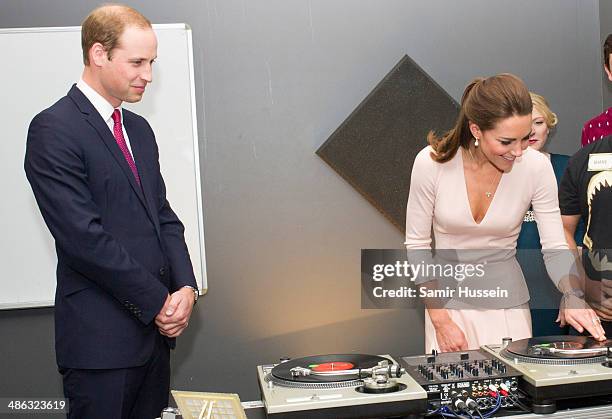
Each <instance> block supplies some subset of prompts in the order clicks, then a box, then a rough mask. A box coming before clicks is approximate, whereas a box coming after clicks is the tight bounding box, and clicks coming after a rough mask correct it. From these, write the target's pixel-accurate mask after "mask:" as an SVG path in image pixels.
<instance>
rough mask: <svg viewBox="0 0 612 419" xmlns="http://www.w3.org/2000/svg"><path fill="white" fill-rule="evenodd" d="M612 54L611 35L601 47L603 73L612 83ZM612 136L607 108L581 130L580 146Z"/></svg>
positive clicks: (611, 114) (611, 116) (611, 109)
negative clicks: (611, 60) (611, 68)
mask: <svg viewBox="0 0 612 419" xmlns="http://www.w3.org/2000/svg"><path fill="white" fill-rule="evenodd" d="M611 54H612V34H610V35H608V37H607V38H606V41H605V42H604V45H603V60H604V71H605V72H606V75H607V76H608V80H610V81H611V82H612V70H610V55H611ZM610 134H612V108H608V109H606V110H605V111H603V112H602V113H601V115H597V116H596V117H595V118H593V119H591V120H590V121H587V122H586V123H585V124H584V127H583V128H582V140H581V143H582V146H583V147H584V146H585V145H588V144H591V143H592V142H594V141H597V140H601V139H602V138H604V137H606V136H608V135H610Z"/></svg>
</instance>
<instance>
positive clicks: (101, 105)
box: [76, 79, 136, 161]
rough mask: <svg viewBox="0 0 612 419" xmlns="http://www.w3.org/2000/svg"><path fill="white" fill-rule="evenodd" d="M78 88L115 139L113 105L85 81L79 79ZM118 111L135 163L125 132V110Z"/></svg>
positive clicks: (126, 139) (126, 140) (127, 139)
mask: <svg viewBox="0 0 612 419" xmlns="http://www.w3.org/2000/svg"><path fill="white" fill-rule="evenodd" d="M76 86H77V87H78V88H79V90H80V91H81V92H83V94H84V95H85V97H86V98H87V99H89V101H90V102H91V104H92V105H93V106H94V108H96V110H97V111H98V113H99V114H100V116H101V117H102V119H103V120H104V122H106V125H107V126H108V129H110V132H111V133H112V134H113V137H114V136H115V133H114V130H113V128H114V127H115V121H113V112H114V111H115V108H113V105H111V104H110V103H108V101H107V100H106V99H104V98H103V97H102V95H100V93H98V92H96V91H95V90H94V89H93V88H92V87H91V86H89V85H88V84H87V83H85V81H84V80H83V79H79V81H78V82H77V84H76ZM117 109H119V115H121V128H122V129H123V138H125V143H126V144H127V146H128V149H129V150H130V154H131V155H132V158H133V159H134V161H136V158H135V157H134V153H133V152H132V146H131V145H130V138H129V137H128V135H127V131H126V130H125V125H123V109H122V108H121V107H118V108H117Z"/></svg>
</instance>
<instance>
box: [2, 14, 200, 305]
mask: <svg viewBox="0 0 612 419" xmlns="http://www.w3.org/2000/svg"><path fill="white" fill-rule="evenodd" d="M153 29H154V30H155V32H156V34H157V38H158V50H157V55H158V58H157V60H156V63H155V67H154V70H153V83H152V84H151V85H149V86H148V87H147V91H146V92H145V94H144V96H143V99H142V101H141V102H139V103H133V104H127V103H126V104H124V106H125V107H126V108H127V109H130V110H132V111H134V112H136V113H138V114H140V115H142V116H144V117H145V118H146V119H147V120H148V122H149V123H150V124H151V126H152V128H153V131H154V132H155V136H156V139H157V143H158V146H159V155H160V165H161V171H162V175H163V177H164V180H165V182H166V187H167V188H166V189H167V197H168V201H169V202H170V204H171V206H172V208H173V210H174V211H175V212H176V213H177V215H178V216H179V218H180V219H181V221H182V222H183V224H184V225H185V240H186V242H187V247H188V249H189V254H190V255H191V261H192V262H193V267H194V272H195V276H196V279H197V282H198V286H199V288H200V290H201V292H205V290H206V289H207V288H208V285H207V281H206V257H205V256H206V255H205V246H204V225H203V220H204V218H203V213H202V199H201V193H202V192H201V184H200V162H199V153H198V150H199V147H198V135H197V124H196V103H195V88H194V71H193V50H192V41H191V39H192V38H191V29H190V28H189V27H188V26H187V25H186V24H166V25H153ZM0 51H2V65H1V66H0V80H2V81H3V83H2V98H3V100H2V104H1V105H0V127H2V130H3V132H4V135H2V139H1V140H0V190H1V191H2V195H1V196H2V198H1V202H2V203H1V204H0V231H1V232H2V239H1V240H0V262H1V266H2V267H3V269H2V276H1V277H0V309H8V308H28V307H46V306H52V305H53V304H54V299H55V283H56V277H55V269H56V265H57V257H56V254H55V247H54V242H53V237H52V236H51V234H50V233H49V230H48V229H47V226H46V225H45V223H44V221H43V219H42V216H41V215H40V211H39V210H38V207H37V205H36V201H35V199H34V196H33V194H32V190H31V188H30V185H29V183H28V182H27V179H26V176H25V172H24V169H23V160H24V156H25V145H26V137H27V132H28V126H29V124H30V121H31V120H32V118H33V117H34V116H35V115H36V114H37V113H39V112H40V111H42V110H43V109H45V108H48V107H49V106H51V105H52V104H53V103H55V102H56V101H57V100H58V99H59V98H61V97H62V96H65V95H66V93H67V92H68V90H69V89H70V87H71V86H72V84H73V83H76V82H77V81H78V80H79V77H80V76H81V73H82V70H83V61H82V54H81V28H80V27H64V28H24V29H0Z"/></svg>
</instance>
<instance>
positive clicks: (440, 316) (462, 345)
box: [428, 309, 468, 352]
mask: <svg viewBox="0 0 612 419" xmlns="http://www.w3.org/2000/svg"><path fill="white" fill-rule="evenodd" d="M428 311H429V316H430V318H431V322H432V323H433V326H434V328H435V329H436V340H437V341H438V346H439V347H440V352H456V351H464V350H466V349H468V343H467V340H466V339H465V334H464V333H463V330H461V328H459V326H457V323H455V322H454V321H453V320H452V319H451V318H450V315H449V314H448V311H446V310H445V309H434V310H432V309H429V310H428Z"/></svg>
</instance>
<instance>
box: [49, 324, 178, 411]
mask: <svg viewBox="0 0 612 419" xmlns="http://www.w3.org/2000/svg"><path fill="white" fill-rule="evenodd" d="M60 373H61V374H62V378H63V384H64V396H65V397H66V398H67V399H68V406H69V409H70V410H69V413H68V418H69V419H111V418H112V419H119V418H121V419H153V418H157V417H159V416H160V413H161V411H162V409H163V408H165V407H167V406H168V393H169V390H170V348H169V347H168V344H167V343H166V341H165V339H163V338H162V337H161V335H160V336H159V337H158V339H157V340H156V344H155V349H154V350H153V353H152V354H151V358H150V359H149V361H147V363H146V364H144V365H143V366H140V367H134V368H118V369H110V370H89V369H74V368H60Z"/></svg>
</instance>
